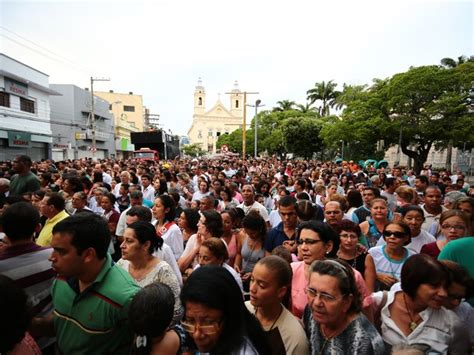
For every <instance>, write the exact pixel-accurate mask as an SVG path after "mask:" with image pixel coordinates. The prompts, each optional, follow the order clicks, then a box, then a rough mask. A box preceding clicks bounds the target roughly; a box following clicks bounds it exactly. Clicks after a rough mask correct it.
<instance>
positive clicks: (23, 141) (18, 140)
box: [8, 131, 31, 148]
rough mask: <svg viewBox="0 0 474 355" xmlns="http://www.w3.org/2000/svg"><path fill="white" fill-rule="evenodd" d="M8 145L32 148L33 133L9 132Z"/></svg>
mask: <svg viewBox="0 0 474 355" xmlns="http://www.w3.org/2000/svg"><path fill="white" fill-rule="evenodd" d="M8 145H9V146H10V147H21V148H30V147H31V133H27V132H12V131H9V132H8Z"/></svg>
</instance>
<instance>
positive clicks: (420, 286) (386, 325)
mask: <svg viewBox="0 0 474 355" xmlns="http://www.w3.org/2000/svg"><path fill="white" fill-rule="evenodd" d="M448 287H449V276H448V273H447V270H446V267H444V266H443V265H442V264H441V263H440V262H439V261H438V260H435V259H433V258H431V257H430V256H428V255H423V254H417V255H413V256H411V257H410V258H409V259H408V260H407V261H406V263H405V264H404V265H403V267H402V271H401V290H397V291H394V292H388V293H387V294H386V296H384V294H383V293H382V292H377V293H375V294H374V295H373V298H374V303H375V304H376V305H377V307H378V309H379V311H378V312H379V313H380V320H381V334H382V338H383V340H384V342H385V344H386V347H392V346H395V345H422V346H423V347H424V351H425V352H424V353H425V354H471V352H470V342H469V336H467V335H466V330H465V329H463V326H462V323H461V321H460V320H459V318H458V317H457V316H456V315H455V314H454V312H452V311H449V310H447V309H446V308H444V307H442V306H443V304H444V302H445V300H446V298H447V297H448V292H447V289H448ZM387 350H390V349H387Z"/></svg>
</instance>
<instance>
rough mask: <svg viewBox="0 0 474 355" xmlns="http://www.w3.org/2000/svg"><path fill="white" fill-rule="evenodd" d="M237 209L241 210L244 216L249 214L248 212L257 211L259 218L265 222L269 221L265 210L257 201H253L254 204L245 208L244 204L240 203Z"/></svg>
mask: <svg viewBox="0 0 474 355" xmlns="http://www.w3.org/2000/svg"><path fill="white" fill-rule="evenodd" d="M237 207H239V208H241V209H243V210H244V213H245V214H246V215H247V214H248V213H249V212H250V210H257V211H258V212H259V213H260V216H262V217H263V219H264V220H265V222H269V221H270V219H269V217H268V212H267V209H266V208H265V207H264V206H263V205H262V204H261V203H258V202H257V201H254V203H253V204H251V205H250V206H246V205H245V203H241V204H240V205H238V206H237Z"/></svg>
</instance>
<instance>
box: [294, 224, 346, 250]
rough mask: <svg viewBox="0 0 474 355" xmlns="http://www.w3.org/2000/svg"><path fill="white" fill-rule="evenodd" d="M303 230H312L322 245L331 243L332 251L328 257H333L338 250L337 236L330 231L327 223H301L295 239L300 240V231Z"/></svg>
mask: <svg viewBox="0 0 474 355" xmlns="http://www.w3.org/2000/svg"><path fill="white" fill-rule="evenodd" d="M303 229H309V230H312V231H313V232H315V233H318V235H319V239H321V240H322V241H323V243H324V244H327V243H328V242H330V241H331V242H332V244H333V246H332V250H331V251H330V252H329V254H328V257H335V256H336V253H337V251H338V250H339V244H340V241H339V235H338V234H337V233H336V232H335V231H334V229H332V228H331V227H330V226H329V225H328V224H327V223H324V222H320V221H314V220H309V221H305V222H303V223H301V224H300V225H299V226H298V232H297V235H296V239H297V240H298V239H300V235H301V231H302V230H303Z"/></svg>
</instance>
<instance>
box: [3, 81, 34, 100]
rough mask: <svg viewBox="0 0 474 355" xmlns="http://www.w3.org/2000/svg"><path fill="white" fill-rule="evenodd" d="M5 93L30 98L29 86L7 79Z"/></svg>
mask: <svg viewBox="0 0 474 355" xmlns="http://www.w3.org/2000/svg"><path fill="white" fill-rule="evenodd" d="M5 91H6V92H9V93H11V94H15V95H20V96H26V97H27V96H28V85H26V84H23V83H20V82H18V81H15V80H12V79H8V78H5Z"/></svg>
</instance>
